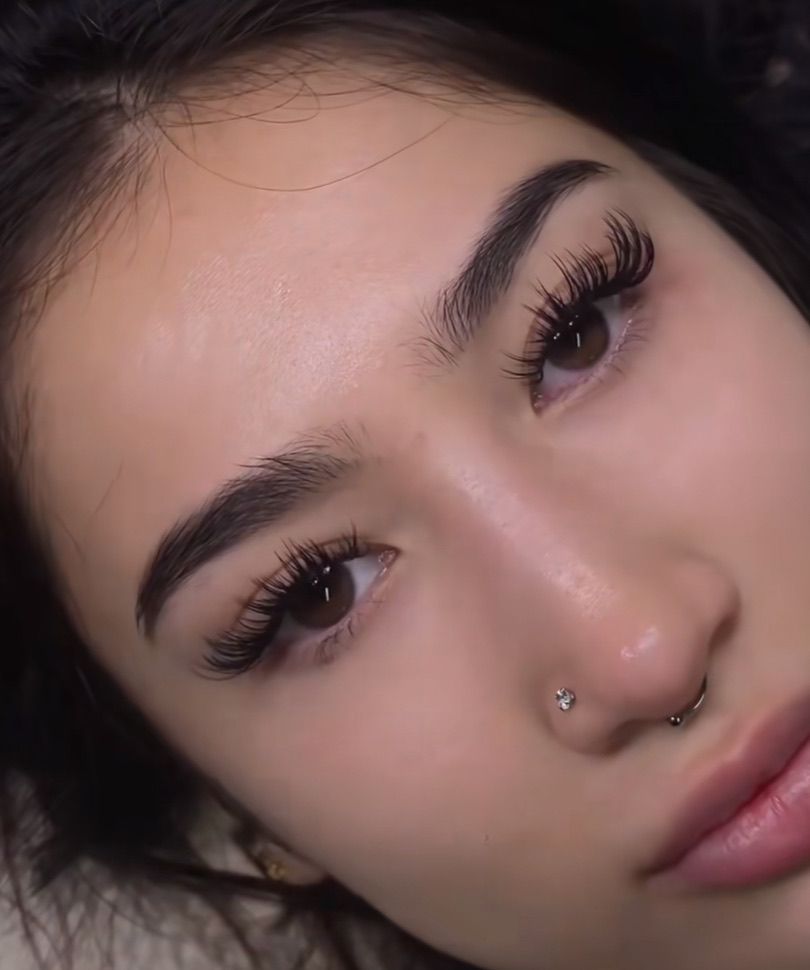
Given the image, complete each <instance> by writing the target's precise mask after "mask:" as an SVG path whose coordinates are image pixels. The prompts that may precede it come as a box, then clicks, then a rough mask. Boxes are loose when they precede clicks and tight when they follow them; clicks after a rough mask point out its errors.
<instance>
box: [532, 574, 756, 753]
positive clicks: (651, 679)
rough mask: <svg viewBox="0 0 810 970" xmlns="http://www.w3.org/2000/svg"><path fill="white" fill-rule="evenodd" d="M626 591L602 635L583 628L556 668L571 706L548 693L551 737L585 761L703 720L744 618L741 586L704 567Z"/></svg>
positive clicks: (603, 622)
mask: <svg viewBox="0 0 810 970" xmlns="http://www.w3.org/2000/svg"><path fill="white" fill-rule="evenodd" d="M623 588H624V593H623V595H621V596H617V597H616V599H615V602H614V604H613V606H612V608H611V611H610V614H609V615H607V616H602V617H601V618H600V622H599V629H596V628H594V627H590V628H589V625H588V624H587V623H586V624H581V628H580V630H579V632H578V634H577V635H576V636H575V638H574V640H575V645H574V646H573V647H572V649H571V651H570V652H569V654H568V657H567V659H563V662H562V663H561V665H560V667H559V668H558V670H559V673H558V676H559V678H560V682H559V683H558V684H555V685H554V687H555V689H557V690H559V689H563V690H565V691H567V692H569V693H570V694H572V695H574V700H573V702H571V703H569V704H565V703H563V701H564V700H565V698H563V699H562V700H560V699H559V698H558V697H557V695H556V694H555V692H554V690H552V691H551V693H550V697H549V700H550V701H551V702H552V703H551V705H550V708H551V710H550V715H551V718H552V724H553V730H554V731H555V733H556V734H557V735H558V737H559V739H560V740H561V741H562V742H563V743H565V744H566V745H568V746H570V747H571V748H573V749H575V750H578V751H580V752H596V751H605V750H609V749H612V748H615V747H616V745H617V744H620V743H621V741H622V740H623V739H625V738H627V737H629V736H630V735H631V734H634V733H637V732H638V731H639V730H642V729H644V728H645V727H646V726H650V727H660V728H661V729H662V730H663V729H668V730H671V728H672V727H673V726H674V727H684V726H685V725H686V724H687V723H688V722H689V721H691V720H693V719H695V718H696V717H697V715H698V713H699V712H701V711H703V710H705V707H706V705H707V703H708V683H709V681H710V679H711V666H712V661H713V658H714V655H715V651H716V650H717V648H718V647H719V646H720V645H721V644H722V643H724V642H725V641H726V640H727V639H728V638H729V636H730V634H731V631H732V629H733V627H734V622H735V620H736V616H737V612H738V608H739V602H738V595H737V590H736V587H735V585H734V584H733V583H732V582H730V580H729V578H728V576H727V575H726V574H725V573H724V572H723V570H721V569H719V568H717V567H712V566H710V565H707V564H705V563H699V564H696V563H694V562H691V563H689V564H688V565H686V566H683V565H682V568H681V569H679V571H678V575H677V577H676V576H674V575H673V574H669V575H668V576H667V575H666V574H665V573H659V574H658V575H655V574H653V573H651V572H650V573H647V574H642V576H641V578H638V577H637V579H636V581H635V582H632V581H627V582H626V583H625V585H624V587H623ZM633 631H635V632H633Z"/></svg>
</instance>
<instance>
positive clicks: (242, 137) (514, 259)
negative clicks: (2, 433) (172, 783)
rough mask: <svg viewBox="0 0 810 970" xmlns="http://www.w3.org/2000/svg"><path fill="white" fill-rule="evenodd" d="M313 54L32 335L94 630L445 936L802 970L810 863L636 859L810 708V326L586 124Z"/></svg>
mask: <svg viewBox="0 0 810 970" xmlns="http://www.w3.org/2000/svg"><path fill="white" fill-rule="evenodd" d="M308 80H309V84H310V87H309V88H308V91H309V93H303V89H302V93H300V94H298V95H293V96H291V95H290V94H289V91H284V90H281V89H280V88H271V89H268V90H266V91H264V92H261V93H257V94H253V95H251V96H249V97H248V96H246V95H240V96H239V97H238V98H234V99H233V100H232V101H230V102H228V103H227V104H224V105H223V106H222V111H221V112H219V114H217V115H216V116H214V115H213V110H214V109H213V107H211V108H209V114H208V115H206V117H205V118H204V120H205V121H206V122H207V123H205V124H199V125H196V126H194V127H184V126H175V127H171V128H169V129H168V131H167V137H166V138H165V139H164V140H163V142H162V144H161V147H160V149H159V154H158V156H157V157H156V158H155V159H154V161H153V163H152V164H151V167H150V170H149V174H148V177H146V178H142V179H141V184H140V186H139V190H138V193H137V197H136V196H135V194H134V193H133V195H132V197H131V198H128V199H126V200H124V203H125V204H124V205H123V206H120V205H119V207H118V210H117V213H118V214H117V218H116V219H115V220H114V221H110V222H108V224H107V225H106V227H105V230H104V232H103V233H102V232H100V233H99V239H98V243H97V245H96V246H94V247H93V248H92V251H91V252H89V254H87V255H86V256H85V258H84V259H83V260H82V262H81V264H80V265H79V266H78V267H76V268H75V269H74V270H73V272H72V274H71V275H70V278H69V279H68V280H67V282H66V283H65V284H64V285H63V286H62V287H61V289H60V291H59V292H58V293H56V294H55V295H54V296H53V297H52V299H51V301H50V303H49V306H48V309H47V312H46V314H45V316H44V318H43V320H42V323H41V325H40V326H39V328H38V330H37V332H36V334H35V335H34V336H33V338H32V340H31V342H30V343H29V345H28V348H27V353H26V355H25V359H24V361H23V365H22V367H21V368H20V391H21V393H22V391H23V389H24V385H25V384H28V385H30V387H31V388H32V391H33V395H34V397H33V422H34V425H33V426H34V435H33V441H32V448H33V450H32V456H31V461H32V463H33V464H32V468H33V473H34V479H35V498H36V502H37V507H38V509H40V510H41V511H40V514H41V515H42V516H43V517H44V520H45V521H46V523H48V527H49V529H50V535H51V538H52V541H53V544H54V548H55V552H56V555H57V559H58V563H59V566H60V568H61V570H62V572H63V574H64V577H65V584H66V588H67V590H68V594H69V597H70V600H71V603H72V606H73V609H74V611H75V614H76V617H77V622H79V624H80V626H81V629H82V631H83V633H84V635H85V636H86V638H87V640H88V642H89V643H90V644H91V645H92V648H93V650H94V651H95V652H96V654H97V655H98V657H99V658H100V659H101V660H102V662H103V663H104V665H105V666H106V667H107V668H108V669H109V671H110V672H111V673H112V674H113V675H114V677H115V678H116V679H117V680H118V681H119V682H120V683H121V684H122V685H123V687H124V688H125V689H126V691H127V692H128V693H129V695H130V696H131V697H132V698H133V699H134V700H135V701H136V702H137V704H138V705H139V706H140V707H141V708H142V709H143V710H144V711H145V712H146V714H147V715H148V716H149V718H150V719H151V720H152V721H153V723H154V724H155V725H157V727H158V728H159V729H160V730H161V731H162V732H163V733H164V735H165V736H166V737H167V738H168V739H169V741H170V742H171V743H172V744H173V745H174V746H175V747H176V748H177V749H178V750H179V751H180V752H182V754H183V755H184V756H186V757H187V758H188V759H189V760H190V761H191V762H192V763H193V764H195V765H196V766H198V767H199V769H200V770H201V771H202V772H204V773H205V775H207V776H208V777H210V778H211V779H214V780H216V781H217V782H218V783H219V784H220V785H221V786H223V787H224V788H225V789H226V790H227V791H228V792H229V793H230V794H231V795H232V796H234V797H235V798H236V799H238V800H239V801H240V802H241V803H243V804H244V805H245V806H246V807H247V808H248V809H249V810H250V811H251V812H253V813H254V814H255V815H256V816H258V818H259V819H260V820H261V821H262V822H263V823H264V824H266V826H267V827H268V829H269V830H270V831H272V832H274V833H276V834H277V835H278V837H279V838H280V839H282V840H283V841H284V842H286V843H288V844H289V845H290V846H292V847H293V848H294V849H295V850H297V852H299V853H300V854H301V855H302V856H303V857H304V858H305V859H307V860H309V861H310V862H311V863H312V864H314V865H316V866H318V867H321V868H322V869H323V870H324V871H325V872H327V873H329V874H331V875H332V876H334V877H335V878H337V879H338V880H340V881H341V882H343V883H344V884H346V885H347V886H348V887H350V888H351V889H352V890H354V891H355V892H356V893H358V894H359V895H361V896H363V897H365V898H366V899H367V900H369V901H370V902H371V903H372V904H373V905H375V906H376V907H377V908H378V909H380V910H381V911H383V912H384V913H385V914H387V915H388V916H390V917H391V918H392V919H393V920H394V921H396V922H397V923H399V924H401V925H402V926H403V927H405V928H406V929H407V930H409V931H411V932H412V933H413V934H415V935H416V936H418V937H420V938H422V939H424V940H426V941H427V942H429V943H430V944H433V945H434V946H436V947H438V948H440V949H442V950H445V951H447V952H450V953H453V954H455V955H457V956H459V957H461V958H463V959H465V960H467V961H469V962H471V963H474V964H477V965H480V966H483V967H487V968H495V970H537V968H538V967H540V966H542V967H543V968H544V970H563V968H566V970H567V968H576V970H588V968H592V970H597V968H599V970H603V968H604V967H622V968H646V967H648V966H650V965H652V964H653V963H654V964H655V966H657V967H661V968H670V970H675V968H681V967H683V966H692V967H701V968H710V967H711V968H717V967H722V968H725V967H735V968H739V970H745V968H752V970H753V968H756V970H761V968H763V967H766V966H767V967H771V966H779V967H780V970H787V968H794V967H800V966H806V965H807V960H808V959H810V926H809V925H808V922H807V919H806V913H807V910H808V906H810V871H808V870H807V869H799V870H798V871H795V872H793V873H792V874H790V875H788V876H785V877H784V878H782V879H780V880H771V881H770V882H767V883H766V882H764V881H763V880H759V881H756V884H753V885H746V886H744V887H742V888H728V887H726V888H722V889H716V888H715V889H709V890H707V889H706V888H705V887H702V886H697V885H695V884H693V883H686V884H677V885H663V884H661V883H660V882H659V881H657V880H656V879H655V878H652V877H651V876H650V875H649V870H650V867H651V866H653V864H654V862H655V860H656V858H657V857H658V856H659V855H660V853H661V852H662V851H663V850H664V848H665V845H666V843H667V840H668V839H669V836H670V833H671V830H672V827H673V825H674V824H675V822H676V820H677V817H678V816H679V815H680V813H681V810H682V806H683V804H684V802H685V800H687V799H688V798H689V797H690V796H691V795H692V793H693V792H694V790H695V789H696V786H698V785H700V784H701V783H703V782H704V781H705V780H706V778H707V777H709V776H710V775H712V773H713V771H714V770H715V768H716V767H717V766H719V765H721V764H722V763H725V762H728V761H730V760H734V759H735V758H736V757H739V756H740V754H741V752H742V751H743V750H744V748H745V747H746V745H747V744H748V742H749V741H750V739H751V738H752V737H753V735H754V733H755V732H756V731H758V730H759V728H760V727H761V726H762V725H763V724H764V723H766V722H768V721H770V719H772V718H774V717H776V716H777V715H778V714H779V713H780V712H781V711H785V710H787V709H788V708H790V707H791V705H793V704H794V703H796V702H802V701H804V700H807V699H808V698H810V662H809V661H810V642H808V629H810V605H808V598H807V596H806V593H805V591H804V589H803V580H804V578H805V577H807V576H808V574H810V516H808V515H807V512H806V509H807V496H808V485H809V484H810V434H808V428H807V424H808V415H810V380H808V375H810V328H808V327H807V325H806V323H805V321H804V320H803V319H802V318H801V317H800V315H799V314H798V312H797V311H796V310H795V309H794V308H793V306H792V305H791V304H790V303H789V302H788V300H787V299H786V298H785V297H784V296H783V295H782V294H781V292H780V291H779V290H778V289H777V287H776V286H775V285H774V284H773V283H772V282H771V281H770V280H769V278H768V277H766V275H765V274H764V273H763V272H762V271H761V270H760V269H759V268H758V267H757V266H756V265H755V264H754V263H753V262H751V261H750V260H749V259H748V258H747V257H746V256H745V255H744V254H743V253H742V251H741V250H740V249H739V248H738V247H737V246H736V245H735V244H734V243H732V242H731V241H730V240H729V238H727V237H726V236H725V235H724V234H723V233H722V232H721V231H720V230H719V229H718V228H717V227H716V226H715V225H714V224H713V223H712V222H711V221H709V220H708V219H707V218H706V217H704V216H703V215H702V214H701V213H700V212H699V211H697V210H696V209H695V208H694V207H693V206H692V205H691V204H690V203H688V202H687V201H686V200H685V199H684V198H683V197H682V196H681V195H679V194H678V192H676V191H674V190H673V188H671V187H670V186H669V185H668V184H667V183H666V182H665V181H663V180H662V179H661V178H660V177H659V176H657V175H656V174H654V173H653V171H652V170H651V169H650V168H649V167H647V166H646V165H645V164H643V163H641V162H640V161H639V160H638V158H637V157H635V156H634V155H633V154H632V153H630V152H629V151H628V150H627V149H625V148H624V147H622V146H621V145H619V144H617V143H616V142H615V141H613V140H612V139H610V138H608V137H607V136H605V135H602V134H600V133H598V132H596V131H594V130H593V129H591V128H590V127H587V126H586V125H584V124H582V123H579V122H577V121H574V120H572V119H570V118H568V117H566V116H563V115H561V114H560V113H557V112H552V111H550V110H548V109H543V108H541V107H526V106H525V105H524V106H522V107H521V108H520V109H517V108H515V107H514V106H513V107H508V106H505V105H503V106H501V107H496V106H493V105H489V106H488V107H486V108H484V107H475V106H469V105H468V106H466V107H459V106H458V104H456V106H455V107H452V106H449V105H448V102H447V100H446V99H444V100H442V99H441V98H434V99H432V100H431V99H427V98H423V97H416V96H413V95H410V94H406V93H397V92H396V91H391V90H388V91H383V90H380V91H378V92H376V93H375V96H373V97H370V96H369V92H368V91H364V92H362V94H360V95H357V94H356V95H354V96H351V95H345V94H339V93H338V92H339V91H340V90H341V83H340V81H339V80H336V79H335V78H330V77H324V78H323V79H315V80H314V81H313V79H312V78H309V79H308ZM318 84H320V90H319V91H318V90H316V91H314V92H313V85H314V86H315V87H316V88H317V87H318ZM350 86H351V85H346V87H350ZM355 87H356V85H355ZM319 94H320V97H319V98H318V97H317V95H319ZM316 101H317V106H316ZM248 115H249V117H247V116H248ZM288 122H294V123H288ZM119 201H120V200H119ZM653 247H654V265H652V267H651V265H650V263H651V259H652V256H653V252H652V248H653ZM592 291H594V292H592ZM572 302H573V303H574V304H575V306H573V307H572V306H571V304H572ZM543 356H547V358H548V359H547V360H546V363H545V367H544V368H542V367H541V366H540V362H539V359H538V358H541V357H543ZM147 577H149V578H147ZM289 587H292V588H291V589H290V588H289ZM139 592H140V602H139ZM138 617H140V622H138ZM241 668H247V669H244V670H241ZM704 675H707V676H708V692H707V696H706V700H705V703H704V705H703V707H702V709H701V712H700V715H699V716H698V717H696V718H695V719H694V720H693V721H691V723H689V724H688V726H686V727H683V728H681V729H679V730H674V729H673V728H672V727H671V726H670V725H669V724H668V722H667V718H668V716H669V715H672V714H675V713H676V712H678V711H680V710H683V709H684V708H686V707H688V706H689V705H690V704H691V703H692V702H693V701H694V699H695V697H696V696H697V695H698V693H699V689H700V685H701V681H702V679H703V677H704ZM560 688H568V689H570V690H572V691H574V692H575V693H576V704H575V705H574V706H573V707H572V708H571V709H570V710H569V711H567V712H563V711H561V710H560V708H559V707H558V705H557V702H556V700H555V694H556V692H557V690H558V689H560ZM807 727H808V732H810V722H808V724H807Z"/></svg>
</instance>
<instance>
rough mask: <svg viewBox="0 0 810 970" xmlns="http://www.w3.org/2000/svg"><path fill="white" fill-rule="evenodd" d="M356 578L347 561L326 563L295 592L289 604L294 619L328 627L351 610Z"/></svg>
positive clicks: (317, 626)
mask: <svg viewBox="0 0 810 970" xmlns="http://www.w3.org/2000/svg"><path fill="white" fill-rule="evenodd" d="M354 595H355V589H354V578H353V577H352V574H351V571H350V570H349V569H348V568H347V567H346V564H345V563H338V564H336V565H334V566H326V567H325V568H324V569H322V570H321V571H320V572H318V573H315V574H313V576H312V577H311V578H310V579H309V580H308V581H307V582H305V583H302V584H301V586H300V587H299V588H298V590H297V591H296V592H295V593H294V594H293V596H292V599H291V602H290V604H289V607H288V613H289V616H290V617H291V619H293V620H295V622H296V623H300V624H301V626H305V627H310V628H312V629H318V630H325V629H328V628H329V627H330V626H334V625H335V624H336V623H340V621H341V620H342V619H343V618H344V617H345V616H346V615H347V614H348V613H349V612H351V609H352V607H353V606H354Z"/></svg>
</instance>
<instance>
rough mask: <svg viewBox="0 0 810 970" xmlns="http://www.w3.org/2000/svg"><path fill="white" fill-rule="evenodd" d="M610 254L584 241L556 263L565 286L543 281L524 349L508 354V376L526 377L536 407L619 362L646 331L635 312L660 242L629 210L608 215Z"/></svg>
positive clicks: (525, 380) (524, 380)
mask: <svg viewBox="0 0 810 970" xmlns="http://www.w3.org/2000/svg"><path fill="white" fill-rule="evenodd" d="M605 224H606V226H607V238H608V241H609V243H610V247H611V250H612V253H611V256H605V255H602V253H600V252H597V251H595V250H594V249H591V248H590V247H587V246H586V247H585V248H584V249H583V250H582V251H581V252H580V253H579V254H577V255H575V254H572V253H568V255H567V258H566V259H564V260H563V259H557V260H555V264H556V266H557V268H558V269H559V271H560V272H561V274H562V277H563V288H562V291H556V292H555V291H551V290H549V289H547V288H546V287H544V286H543V285H538V286H537V292H538V295H539V297H540V303H539V304H538V305H537V306H536V307H534V308H532V307H528V308H527V309H529V310H531V312H532V314H533V317H534V325H533V326H532V328H531V331H530V334H529V340H528V344H527V346H526V349H525V350H524V352H523V353H522V354H520V355H511V354H510V355H509V359H510V360H511V361H512V364H513V366H512V367H511V368H510V369H508V370H506V374H507V376H509V377H513V378H517V379H518V380H520V381H521V382H523V383H525V384H526V385H527V386H528V388H529V391H530V394H531V399H532V403H533V405H534V406H536V407H537V406H542V405H544V404H547V403H549V402H551V401H553V400H555V399H556V398H558V397H561V396H562V395H563V394H565V393H567V392H568V391H569V390H572V389H573V388H574V387H576V386H577V385H578V384H581V383H583V381H585V380H587V379H588V377H589V376H590V372H592V371H593V372H597V371H602V370H603V369H604V366H603V365H605V364H607V363H617V362H618V361H619V359H620V354H621V353H622V352H623V351H624V350H625V349H626V348H627V346H628V345H629V343H630V342H631V338H637V337H639V336H641V322H640V321H639V319H638V317H639V315H638V313H637V312H636V311H637V310H638V309H639V308H640V306H641V305H642V298H641V286H642V284H643V283H644V282H645V281H646V280H647V278H648V277H649V275H650V273H651V272H652V269H653V266H654V263H655V247H654V245H653V241H652V238H651V237H650V236H649V235H648V234H647V233H643V232H642V231H641V230H640V229H639V228H638V227H637V226H636V224H635V223H634V222H633V220H632V219H631V218H630V217H629V216H628V215H626V214H625V213H622V212H611V213H608V215H607V216H606V218H605Z"/></svg>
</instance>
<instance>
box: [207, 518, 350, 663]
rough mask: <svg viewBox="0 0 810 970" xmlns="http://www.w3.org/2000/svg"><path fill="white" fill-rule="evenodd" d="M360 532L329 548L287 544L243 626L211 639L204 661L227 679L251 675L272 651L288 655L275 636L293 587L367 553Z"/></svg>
mask: <svg viewBox="0 0 810 970" xmlns="http://www.w3.org/2000/svg"><path fill="white" fill-rule="evenodd" d="M364 553H365V551H364V549H363V547H362V544H361V543H360V541H359V539H358V538H357V533H356V531H354V530H353V531H352V532H351V533H349V534H347V535H344V536H342V537H340V538H339V539H337V540H336V541H335V542H331V543H329V545H328V546H322V545H320V544H318V543H317V542H305V543H294V542H291V543H288V544H287V545H286V546H285V548H284V552H283V553H281V554H280V555H279V559H280V560H281V570H280V571H279V572H278V573H277V574H276V575H275V576H273V577H271V578H269V579H261V580H258V581H257V583H256V589H257V596H256V598H255V599H254V600H253V601H252V602H251V603H250V605H249V606H248V608H247V609H246V611H245V613H244V615H243V616H242V617H241V619H240V620H239V625H238V626H237V627H236V628H235V629H233V630H231V631H230V632H228V633H226V634H224V635H223V636H221V637H219V638H217V639H209V640H208V641H207V642H208V645H209V647H210V648H211V649H210V652H209V653H208V654H207V656H206V657H205V665H206V667H207V668H208V670H209V671H210V672H213V674H214V675H216V676H218V677H222V678H226V679H227V678H232V677H236V676H238V675H239V674H244V673H247V672H248V671H249V670H252V669H253V668H254V667H256V666H258V664H259V663H261V662H262V660H263V659H264V658H265V657H266V656H267V655H268V654H269V653H271V652H273V653H274V656H273V662H274V663H280V662H281V661H282V660H283V659H284V650H285V648H284V647H283V646H281V647H279V648H278V650H276V651H274V650H273V639H274V638H275V636H276V634H277V633H278V631H279V629H280V628H281V624H282V622H283V621H284V616H285V614H286V612H287V608H288V605H289V602H290V599H291V597H292V594H293V591H294V590H295V589H296V588H297V587H298V586H300V585H302V584H303V583H306V582H307V581H309V580H311V579H312V577H313V576H315V575H317V574H318V573H320V572H322V571H323V570H324V569H326V568H328V567H329V566H337V565H339V564H340V563H343V562H346V561H347V560H349V559H356V558H359V557H360V556H362V555H364Z"/></svg>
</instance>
